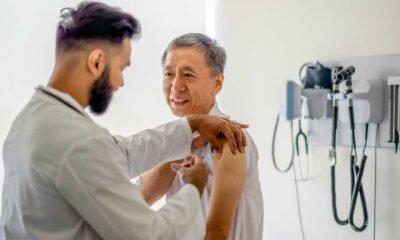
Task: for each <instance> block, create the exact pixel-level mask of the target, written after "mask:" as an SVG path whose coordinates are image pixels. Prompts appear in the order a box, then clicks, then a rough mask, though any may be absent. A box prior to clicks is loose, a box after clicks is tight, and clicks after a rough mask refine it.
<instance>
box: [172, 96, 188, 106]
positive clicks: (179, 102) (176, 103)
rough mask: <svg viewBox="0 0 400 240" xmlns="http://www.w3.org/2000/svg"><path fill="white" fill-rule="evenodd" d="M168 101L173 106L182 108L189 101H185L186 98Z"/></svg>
mask: <svg viewBox="0 0 400 240" xmlns="http://www.w3.org/2000/svg"><path fill="white" fill-rule="evenodd" d="M170 101H171V103H172V104H173V105H174V106H177V107H180V106H183V105H185V104H186V103H188V102H189V99H187V98H171V99H170Z"/></svg>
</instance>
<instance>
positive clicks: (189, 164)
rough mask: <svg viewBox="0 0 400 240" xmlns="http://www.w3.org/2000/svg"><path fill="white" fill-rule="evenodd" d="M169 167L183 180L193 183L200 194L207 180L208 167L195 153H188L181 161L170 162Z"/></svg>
mask: <svg viewBox="0 0 400 240" xmlns="http://www.w3.org/2000/svg"><path fill="white" fill-rule="evenodd" d="M171 169H172V170H174V171H175V172H177V173H179V175H180V176H181V178H182V180H183V182H185V183H190V184H193V185H194V186H195V187H196V188H197V190H199V193H200V196H201V195H202V194H203V190H204V187H205V186H206V184H207V181H208V168H207V165H206V164H205V163H204V161H203V159H202V158H201V157H199V156H197V155H189V156H187V157H186V158H185V160H184V161H183V162H182V163H180V164H179V163H171Z"/></svg>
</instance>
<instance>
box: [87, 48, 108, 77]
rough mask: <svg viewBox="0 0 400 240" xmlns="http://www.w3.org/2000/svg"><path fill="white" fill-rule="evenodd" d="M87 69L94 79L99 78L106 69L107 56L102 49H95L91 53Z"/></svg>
mask: <svg viewBox="0 0 400 240" xmlns="http://www.w3.org/2000/svg"><path fill="white" fill-rule="evenodd" d="M87 67H88V70H89V73H90V74H91V75H92V76H93V78H94V79H97V78H99V77H100V75H101V74H102V73H103V71H104V68H105V67H106V56H105V54H104V51H103V50H101V49H94V50H92V51H90V52H89V55H88V58H87Z"/></svg>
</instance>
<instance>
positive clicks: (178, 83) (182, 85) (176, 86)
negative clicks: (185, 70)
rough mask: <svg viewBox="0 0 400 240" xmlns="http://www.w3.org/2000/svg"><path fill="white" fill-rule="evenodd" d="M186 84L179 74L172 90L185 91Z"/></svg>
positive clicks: (173, 82)
mask: <svg viewBox="0 0 400 240" xmlns="http://www.w3.org/2000/svg"><path fill="white" fill-rule="evenodd" d="M185 89H186V86H185V82H184V80H183V79H182V78H181V77H180V76H179V75H177V76H176V77H175V78H174V80H173V81H172V90H173V91H175V92H183V91H185Z"/></svg>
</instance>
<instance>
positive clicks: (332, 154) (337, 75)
mask: <svg viewBox="0 0 400 240" xmlns="http://www.w3.org/2000/svg"><path fill="white" fill-rule="evenodd" d="M354 72H355V68H354V67H352V66H350V67H347V68H345V69H343V67H341V66H337V67H335V68H334V69H333V71H332V73H333V74H332V81H333V84H332V94H331V96H332V98H333V99H332V100H333V101H332V102H333V117H332V145H331V149H330V151H329V159H330V162H331V192H332V210H333V217H334V219H335V221H336V222H337V223H338V224H340V225H347V224H350V226H351V227H352V229H353V230H354V231H357V232H361V231H364V230H365V229H366V228H367V226H368V209H367V204H366V201H365V195H364V189H363V187H362V183H361V179H362V175H363V173H364V168H365V162H366V159H367V156H366V155H365V154H364V153H365V147H366V143H367V136H368V124H367V125H366V137H365V145H364V150H363V157H362V160H361V164H360V167H358V166H357V165H356V162H357V151H356V146H357V145H356V138H355V121H354V107H353V89H352V80H351V75H352V74H353V73H354ZM343 81H344V82H345V85H346V93H345V94H344V95H340V90H339V84H340V83H341V82H343ZM344 98H345V99H347V100H348V105H349V106H348V108H349V117H350V129H351V135H352V136H351V140H352V144H351V156H350V160H351V161H350V176H351V205H350V213H349V216H348V218H347V219H344V220H341V219H340V218H339V216H338V213H337V205H336V186H335V185H336V179H335V178H336V177H335V175H336V161H337V158H336V132H337V128H338V108H339V106H338V100H339V99H344ZM353 150H354V154H353ZM355 176H356V178H357V179H356V183H354V179H355ZM358 193H360V198H361V204H362V209H363V217H364V222H363V225H362V226H361V227H357V226H356V225H355V224H354V220H353V219H354V211H355V206H356V202H357V198H358Z"/></svg>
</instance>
